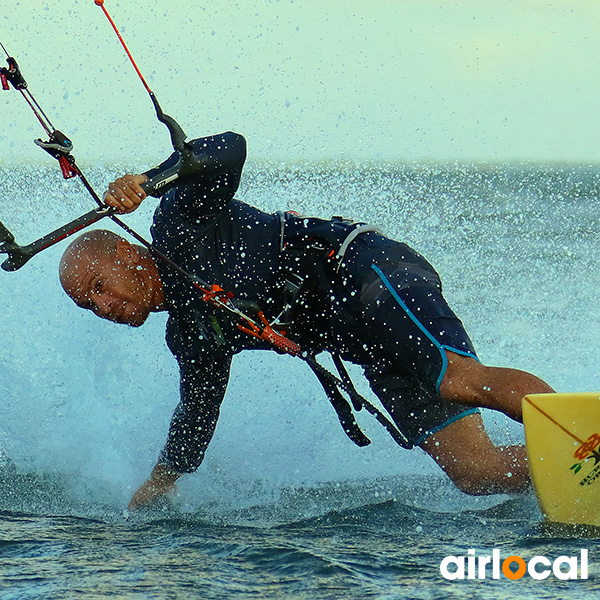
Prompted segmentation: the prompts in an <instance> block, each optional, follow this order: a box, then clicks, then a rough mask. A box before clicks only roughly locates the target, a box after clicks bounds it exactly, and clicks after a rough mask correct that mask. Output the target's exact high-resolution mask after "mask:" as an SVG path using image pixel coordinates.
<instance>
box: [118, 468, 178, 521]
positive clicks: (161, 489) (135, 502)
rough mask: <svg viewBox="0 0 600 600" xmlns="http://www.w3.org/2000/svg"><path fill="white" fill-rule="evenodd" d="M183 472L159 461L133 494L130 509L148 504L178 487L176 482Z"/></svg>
mask: <svg viewBox="0 0 600 600" xmlns="http://www.w3.org/2000/svg"><path fill="white" fill-rule="evenodd" d="M180 476H181V473H178V472H177V471H175V470H173V469H172V468H171V467H170V466H169V465H166V464H164V463H160V462H159V463H157V464H156V466H155V467H154V469H152V473H151V474H150V477H149V478H148V480H147V481H146V482H145V483H143V484H142V486H141V487H140V488H139V489H138V491H137V492H136V493H135V494H134V495H133V498H132V499H131V502H130V503H129V507H128V508H129V510H137V509H139V508H143V507H144V506H147V505H148V504H150V503H151V502H153V501H154V500H157V499H158V498H161V497H162V496H164V495H165V494H168V493H169V492H171V491H174V490H175V489H176V487H175V482H176V481H177V479H179V477H180Z"/></svg>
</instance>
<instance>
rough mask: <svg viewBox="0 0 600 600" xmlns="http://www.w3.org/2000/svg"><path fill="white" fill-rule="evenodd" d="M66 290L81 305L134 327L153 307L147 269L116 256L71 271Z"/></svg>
mask: <svg viewBox="0 0 600 600" xmlns="http://www.w3.org/2000/svg"><path fill="white" fill-rule="evenodd" d="M65 289H66V291H67V293H68V294H69V296H70V297H71V298H72V299H73V300H74V302H75V303H76V304H77V305H78V306H80V307H81V308H86V309H88V310H91V311H92V312H93V313H94V314H96V315H98V316H99V317H102V318H103V319H108V320H109V321H114V322H115V323H123V324H126V325H131V326H132V327H139V326H140V325H142V323H144V321H145V320H146V319H147V318H148V315H149V314H150V312H151V308H152V307H151V299H152V293H151V290H150V287H149V285H148V281H147V279H146V277H144V270H143V269H142V268H141V267H140V266H139V265H136V264H128V263H127V262H126V261H123V260H120V259H119V258H117V257H112V256H111V257H106V258H102V259H100V260H97V261H95V263H94V264H93V265H79V266H78V267H77V268H76V269H74V271H73V273H71V274H70V276H69V278H68V283H67V286H66V288H65Z"/></svg>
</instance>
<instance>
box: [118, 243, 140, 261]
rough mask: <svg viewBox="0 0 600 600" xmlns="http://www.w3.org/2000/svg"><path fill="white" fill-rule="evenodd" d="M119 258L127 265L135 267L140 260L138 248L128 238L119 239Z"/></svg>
mask: <svg viewBox="0 0 600 600" xmlns="http://www.w3.org/2000/svg"><path fill="white" fill-rule="evenodd" d="M117 258H118V259H119V260H120V261H121V262H122V263H123V264H124V265H125V266H127V267H134V266H136V265H138V264H139V262H140V253H139V251H138V249H137V248H136V247H135V246H134V245H133V244H130V243H129V242H128V241H127V240H118V241H117Z"/></svg>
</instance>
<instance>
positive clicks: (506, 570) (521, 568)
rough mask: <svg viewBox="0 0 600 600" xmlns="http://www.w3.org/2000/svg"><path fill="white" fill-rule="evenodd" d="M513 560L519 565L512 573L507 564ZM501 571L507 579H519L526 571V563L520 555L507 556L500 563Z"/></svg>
mask: <svg viewBox="0 0 600 600" xmlns="http://www.w3.org/2000/svg"><path fill="white" fill-rule="evenodd" d="M514 562H516V563H517V564H518V565H519V568H518V569H517V570H516V571H515V572H514V573H513V572H512V571H511V570H510V567H509V565H510V564H511V563H514ZM502 572H503V573H504V575H505V576H506V577H508V578H509V579H513V580H514V579H521V577H523V575H525V573H526V572H527V565H526V564H525V561H524V560H523V559H522V558H521V557H520V556H509V557H508V558H505V559H504V562H503V563H502Z"/></svg>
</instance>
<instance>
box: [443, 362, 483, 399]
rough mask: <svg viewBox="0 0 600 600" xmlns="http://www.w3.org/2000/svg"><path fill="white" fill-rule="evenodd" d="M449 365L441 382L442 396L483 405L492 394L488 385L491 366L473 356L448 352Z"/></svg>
mask: <svg viewBox="0 0 600 600" xmlns="http://www.w3.org/2000/svg"><path fill="white" fill-rule="evenodd" d="M446 356H447V358H448V367H447V369H446V373H445V374H444V377H443V379H442V383H441V384H440V395H441V396H442V398H444V399H446V400H451V401H455V402H456V401H457V402H460V403H461V404H466V405H469V406H481V405H482V404H484V403H485V402H486V400H487V399H488V398H489V396H490V391H491V390H490V388H489V386H487V385H486V383H485V382H486V380H487V377H486V372H487V370H488V369H489V367H486V366H485V365H482V364H481V363H480V362H479V361H478V360H477V359H476V358H474V357H472V356H463V355H460V354H455V353H454V352H447V353H446Z"/></svg>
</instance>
